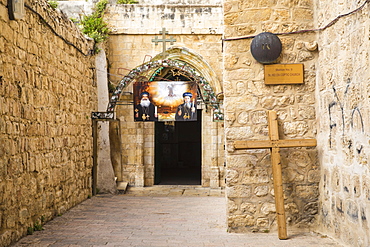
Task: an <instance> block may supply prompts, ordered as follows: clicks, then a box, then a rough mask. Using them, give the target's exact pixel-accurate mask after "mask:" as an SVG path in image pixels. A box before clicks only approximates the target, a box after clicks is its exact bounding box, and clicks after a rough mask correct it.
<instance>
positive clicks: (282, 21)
mask: <svg viewBox="0 0 370 247" xmlns="http://www.w3.org/2000/svg"><path fill="white" fill-rule="evenodd" d="M225 6H226V8H225V9H224V11H225V15H224V16H225V20H226V21H225V23H224V26H225V35H226V37H241V36H247V35H257V34H258V33H261V32H272V33H275V32H276V33H278V32H292V31H297V30H300V29H302V28H309V27H312V23H313V18H314V17H313V13H314V7H313V6H314V5H313V2H312V1H306V0H305V1H298V0H284V1H273V0H266V1H242V2H238V3H237V2H235V1H228V0H227V1H225ZM242 23H245V24H244V25H241V24H242ZM279 38H280V39H281V41H282V45H283V52H282V54H281V56H280V57H279V58H278V59H277V61H276V63H282V64H283V63H287V64H289V63H304V83H303V84H302V85H279V84H278V85H271V86H267V85H265V84H264V67H263V65H262V64H259V63H258V62H257V61H255V59H254V58H253V57H252V55H251V53H250V50H249V49H247V50H246V49H245V48H246V47H249V46H250V42H251V40H252V39H241V40H234V41H225V42H224V53H225V56H224V57H225V58H226V59H225V63H224V86H225V102H227V103H226V104H225V105H224V107H225V112H226V113H227V114H226V118H225V119H226V121H225V127H226V128H225V137H226V140H227V142H228V145H227V149H226V151H227V152H226V160H227V167H228V169H227V171H228V172H227V175H226V177H227V178H228V180H227V186H230V188H229V190H228V191H229V192H231V193H232V197H231V196H230V195H229V194H228V193H227V195H228V196H229V198H230V200H233V205H234V206H233V208H234V209H235V210H232V211H230V212H229V220H228V224H229V227H230V229H231V230H232V231H235V232H241V231H263V230H266V229H274V228H275V227H276V220H274V219H275V202H274V198H273V186H272V181H273V180H272V169H271V158H270V155H269V150H248V151H245V150H234V149H233V148H232V143H233V141H235V140H252V139H253V140H267V139H268V127H267V110H274V111H277V113H278V123H279V136H280V138H281V139H291V138H312V137H313V136H314V133H316V116H317V115H316V108H315V103H316V100H315V83H316V82H315V76H314V75H315V73H316V66H315V62H317V54H316V53H317V49H316V47H317V46H315V42H314V41H315V36H314V35H313V34H312V33H305V34H304V35H302V36H301V35H295V34H292V35H281V36H279ZM306 43H307V46H306ZM243 89H245V90H243ZM241 96H242V97H241ZM280 153H281V156H282V158H281V161H282V167H283V183H284V198H285V200H286V201H285V205H286V215H287V219H288V222H289V224H290V225H299V224H301V222H307V223H308V224H314V223H313V222H314V220H313V217H312V214H315V212H317V211H316V210H314V209H312V208H314V206H312V207H311V206H308V203H307V201H310V203H313V204H312V205H317V204H315V203H316V202H317V200H318V197H319V193H318V182H319V180H320V169H318V166H317V162H318V160H317V159H316V158H315V157H316V151H315V150H313V151H311V150H310V151H306V150H305V149H302V150H300V149H296V150H295V149H284V150H281V151H280ZM241 154H242V155H241ZM245 154H248V155H245ZM252 157H253V158H252ZM238 186H239V187H240V186H247V187H248V188H251V190H250V191H249V192H250V197H248V198H243V199H242V200H239V199H240V197H242V196H245V194H242V193H240V192H239V193H238V190H237V189H235V188H239V187H238ZM231 188H232V189H231ZM238 196H239V198H238ZM255 200H258V203H256V201H255ZM251 204H253V205H258V206H255V207H253V209H252V208H251V207H250V205H251ZM242 205H243V206H242ZM310 205H311V204H310ZM305 207H306V208H305ZM305 210H307V212H306V211H305ZM308 211H309V212H308ZM242 212H244V214H242ZM250 214H251V215H253V216H254V219H253V221H250V220H251V219H250V218H248V217H242V216H241V215H250ZM234 220H235V222H234ZM243 221H244V222H245V223H244V224H243V223H242V222H243Z"/></svg>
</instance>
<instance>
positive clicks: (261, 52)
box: [251, 32, 281, 64]
mask: <svg viewBox="0 0 370 247" xmlns="http://www.w3.org/2000/svg"><path fill="white" fill-rule="evenodd" d="M251 52H252V55H253V57H254V58H255V59H256V60H257V61H258V62H260V63H263V64H265V63H272V62H274V61H275V60H276V59H277V58H278V57H279V56H280V53H281V41H280V39H279V37H278V36H276V35H275V34H272V33H269V32H265V33H260V34H258V35H257V36H256V37H254V39H253V40H252V43H251Z"/></svg>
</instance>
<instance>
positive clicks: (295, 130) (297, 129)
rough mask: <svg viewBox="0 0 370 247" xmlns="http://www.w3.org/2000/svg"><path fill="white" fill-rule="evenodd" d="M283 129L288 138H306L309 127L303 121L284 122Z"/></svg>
mask: <svg viewBox="0 0 370 247" xmlns="http://www.w3.org/2000/svg"><path fill="white" fill-rule="evenodd" d="M283 129H284V134H285V135H287V136H304V134H306V133H307V131H308V125H307V123H306V122H303V121H296V122H284V123H283Z"/></svg>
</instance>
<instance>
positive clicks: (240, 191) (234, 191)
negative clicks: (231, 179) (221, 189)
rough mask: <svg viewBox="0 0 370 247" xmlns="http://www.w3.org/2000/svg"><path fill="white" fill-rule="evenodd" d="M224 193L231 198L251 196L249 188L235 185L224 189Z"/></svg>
mask: <svg viewBox="0 0 370 247" xmlns="http://www.w3.org/2000/svg"><path fill="white" fill-rule="evenodd" d="M226 193H227V195H228V196H229V197H231V198H233V197H234V198H241V197H250V196H251V187H250V186H247V185H235V186H231V187H227V188H226Z"/></svg>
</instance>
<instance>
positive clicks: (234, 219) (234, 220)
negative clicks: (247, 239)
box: [227, 215, 255, 227]
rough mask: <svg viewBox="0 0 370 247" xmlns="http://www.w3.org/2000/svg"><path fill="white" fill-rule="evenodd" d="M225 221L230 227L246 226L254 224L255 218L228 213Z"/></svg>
mask: <svg viewBox="0 0 370 247" xmlns="http://www.w3.org/2000/svg"><path fill="white" fill-rule="evenodd" d="M227 221H228V225H229V226H231V227H246V226H254V224H255V219H254V217H253V216H251V215H232V216H230V215H229V216H228V218H227Z"/></svg>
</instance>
